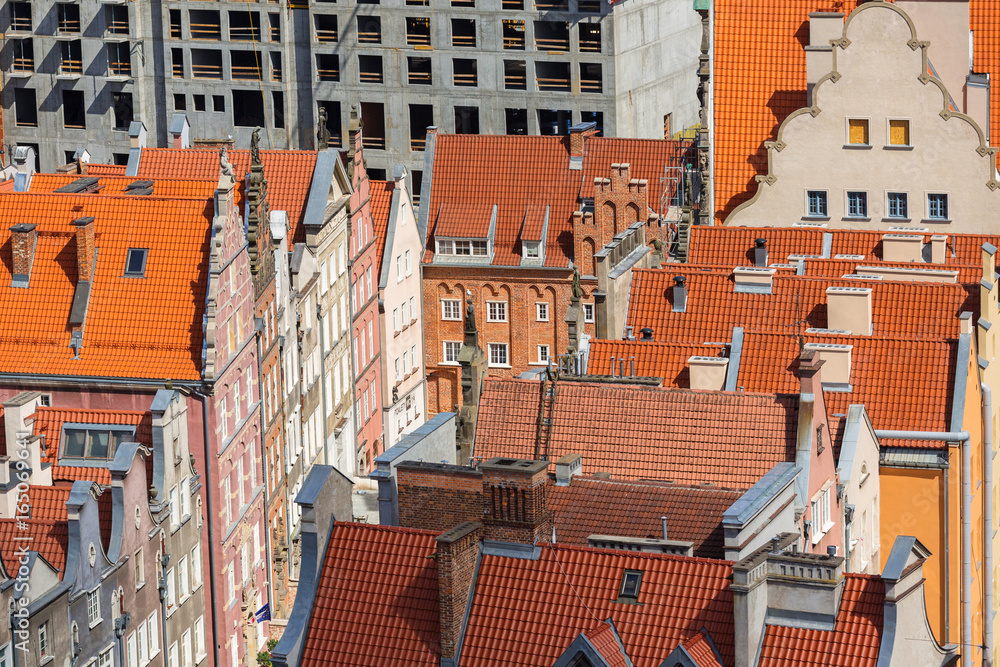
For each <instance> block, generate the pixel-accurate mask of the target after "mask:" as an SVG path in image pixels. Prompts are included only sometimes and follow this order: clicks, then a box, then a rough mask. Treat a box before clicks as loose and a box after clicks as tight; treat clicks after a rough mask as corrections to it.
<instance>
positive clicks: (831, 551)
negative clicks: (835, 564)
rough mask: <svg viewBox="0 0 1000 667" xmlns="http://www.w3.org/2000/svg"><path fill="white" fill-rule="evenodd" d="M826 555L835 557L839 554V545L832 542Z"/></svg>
mask: <svg viewBox="0 0 1000 667" xmlns="http://www.w3.org/2000/svg"><path fill="white" fill-rule="evenodd" d="M826 555H827V556H829V557H831V558H833V557H834V556H836V555H837V545H836V544H831V545H829V546H828V547H827V548H826Z"/></svg>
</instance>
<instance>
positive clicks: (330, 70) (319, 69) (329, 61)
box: [316, 53, 340, 81]
mask: <svg viewBox="0 0 1000 667" xmlns="http://www.w3.org/2000/svg"><path fill="white" fill-rule="evenodd" d="M316 78H317V79H319V80H320V81H340V56H338V55H336V54H335V53H317V54H316Z"/></svg>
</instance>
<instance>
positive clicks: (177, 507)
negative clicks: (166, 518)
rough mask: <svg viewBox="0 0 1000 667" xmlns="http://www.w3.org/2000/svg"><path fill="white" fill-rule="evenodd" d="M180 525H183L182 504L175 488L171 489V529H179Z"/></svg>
mask: <svg viewBox="0 0 1000 667" xmlns="http://www.w3.org/2000/svg"><path fill="white" fill-rule="evenodd" d="M179 525H181V503H180V496H179V494H178V493H177V487H176V486H175V487H174V488H172V489H170V527H171V528H177V526H179Z"/></svg>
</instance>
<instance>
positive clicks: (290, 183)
mask: <svg viewBox="0 0 1000 667" xmlns="http://www.w3.org/2000/svg"><path fill="white" fill-rule="evenodd" d="M228 156H229V161H230V162H231V163H232V165H233V173H234V174H236V176H237V178H236V181H237V184H238V191H239V193H240V202H239V205H240V206H242V200H243V190H244V185H245V176H246V174H247V173H249V172H250V151H248V150H231V151H228ZM316 156H317V152H316V151H291V150H263V151H261V152H260V161H261V163H262V164H263V165H264V177H265V178H267V188H268V202H269V203H270V205H271V210H272V211H285V212H287V213H288V224H289V226H290V233H289V234H288V248H289V250H291V249H292V248H293V246H294V245H295V244H296V243H305V240H306V229H305V227H304V226H303V224H302V216H303V215H304V214H305V209H306V202H307V200H308V199H309V188H310V186H311V185H312V177H313V171H314V170H315V168H316ZM136 178H137V179H159V178H175V179H185V178H189V179H197V180H210V181H214V182H215V183H218V181H219V151H217V150H209V149H203V148H144V149H143V151H142V159H141V160H140V161H139V170H138V174H137V175H136Z"/></svg>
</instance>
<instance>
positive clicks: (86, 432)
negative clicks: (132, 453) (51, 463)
mask: <svg viewBox="0 0 1000 667" xmlns="http://www.w3.org/2000/svg"><path fill="white" fill-rule="evenodd" d="M134 434H135V429H133V428H130V427H121V426H101V425H97V424H95V425H92V426H91V425H82V424H81V425H75V426H65V427H64V428H63V436H62V458H70V459H96V460H99V461H108V460H110V459H113V458H114V457H115V451H116V450H117V449H118V445H120V444H121V443H123V442H129V441H130V440H132V438H133V436H134Z"/></svg>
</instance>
